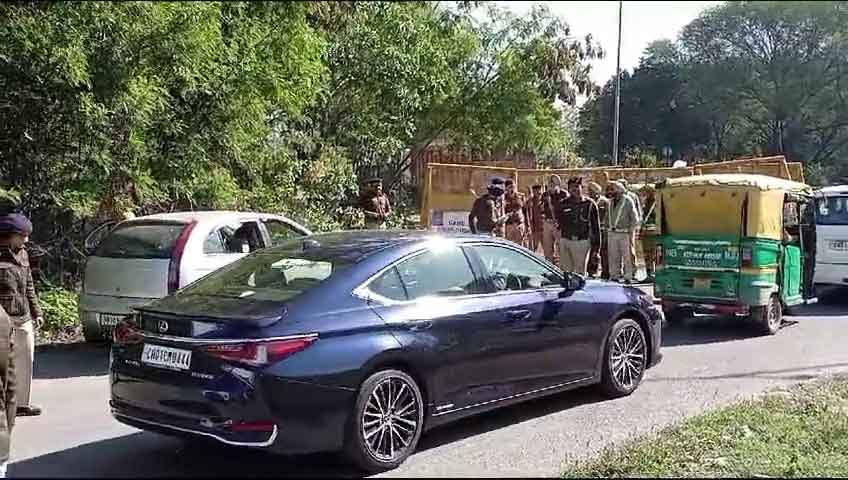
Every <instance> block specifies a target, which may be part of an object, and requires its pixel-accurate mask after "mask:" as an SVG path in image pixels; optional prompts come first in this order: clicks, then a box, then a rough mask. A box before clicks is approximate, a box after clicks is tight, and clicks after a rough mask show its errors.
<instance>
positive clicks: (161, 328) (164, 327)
mask: <svg viewBox="0 0 848 480" xmlns="http://www.w3.org/2000/svg"><path fill="white" fill-rule="evenodd" d="M167 331H168V322H166V321H165V320H159V333H165V332H167Z"/></svg>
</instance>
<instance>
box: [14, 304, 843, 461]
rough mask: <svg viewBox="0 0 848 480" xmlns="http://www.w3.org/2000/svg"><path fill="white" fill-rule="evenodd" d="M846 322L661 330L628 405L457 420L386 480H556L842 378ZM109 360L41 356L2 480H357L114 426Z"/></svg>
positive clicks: (826, 314) (822, 317) (558, 404)
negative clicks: (551, 479)
mask: <svg viewBox="0 0 848 480" xmlns="http://www.w3.org/2000/svg"><path fill="white" fill-rule="evenodd" d="M837 299H838V297H837ZM831 300H833V299H831ZM846 314H848V301H845V302H844V303H843V304H841V305H840V304H836V305H833V304H831V303H830V302H829V303H828V304H827V305H825V304H821V305H814V306H810V307H806V311H802V312H800V315H801V316H798V317H793V318H792V319H791V320H792V322H791V323H790V324H789V325H787V326H786V327H785V328H784V329H783V330H782V331H781V332H780V333H779V334H778V335H777V336H773V337H757V338H752V337H750V331H749V330H746V329H744V328H740V327H738V326H735V325H732V324H730V325H728V324H723V325H716V324H696V325H690V326H689V327H688V328H673V329H668V330H666V332H665V341H664V350H663V351H664V354H665V360H664V361H663V363H662V364H660V365H659V366H658V367H657V368H655V369H653V370H651V371H650V372H649V374H648V375H647V377H646V379H645V383H644V384H643V385H642V387H641V388H640V389H639V390H638V391H637V392H636V393H635V394H633V395H632V396H630V397H628V398H623V399H618V400H614V401H603V399H602V398H600V397H598V396H597V395H596V394H595V393H593V391H591V390H580V391H576V392H570V393H566V394H563V395H559V396H555V397H552V398H548V399H542V400H537V401H534V402H530V403H526V404H523V405H518V406H514V407H509V408H506V409H501V410H499V411H495V412H490V413H488V414H485V415H482V416H480V417H477V418H473V419H468V420H464V421H461V422H459V423H457V424H454V425H449V426H446V427H443V428H440V429H437V430H435V431H433V432H431V433H429V434H428V435H426V436H425V437H424V438H423V440H422V442H423V444H422V446H421V449H420V451H419V452H418V453H417V454H416V455H414V456H413V457H412V458H411V459H410V460H409V461H408V462H407V463H406V464H405V465H403V466H402V467H401V468H400V469H398V470H395V471H393V472H388V473H387V474H384V476H428V477H441V476H477V477H480V476H513V477H517V476H554V475H557V474H558V473H559V472H560V471H561V470H562V469H563V466H564V464H565V462H566V461H567V460H568V458H578V457H583V456H585V455H588V454H592V453H594V452H597V450H598V449H599V448H601V447H603V446H604V445H607V444H609V443H612V442H619V441H621V440H624V439H626V438H628V437H631V436H633V435H635V434H640V433H647V432H650V431H651V430H653V429H655V428H658V427H662V426H665V425H667V424H669V423H671V422H674V421H676V420H679V419H681V418H683V417H686V416H689V415H693V414H695V413H697V412H699V411H702V410H703V409H705V408H708V407H712V406H716V405H721V404H724V403H727V402H730V401H732V400H734V399H736V398H740V397H747V396H750V395H752V394H756V393H758V392H760V391H763V390H765V389H767V388H770V387H773V386H776V385H782V384H790V383H795V382H798V381H802V380H807V379H810V378H813V377H815V376H818V375H821V374H823V373H826V372H836V371H846V370H848V348H846V347H845V343H846V342H848V316H846ZM107 356H108V355H107V351H106V350H105V349H103V348H92V347H77V348H74V349H65V350H55V351H45V352H41V353H40V354H39V357H38V359H37V372H36V376H37V379H36V380H35V385H34V391H35V399H36V400H37V402H38V403H39V404H41V405H42V406H44V407H45V413H44V415H42V416H41V417H36V418H21V419H19V420H18V426H17V427H16V429H15V434H14V438H13V449H12V458H13V459H14V460H15V463H13V464H12V465H11V466H10V470H9V473H10V475H13V476H16V477H31V476H51V477H55V476H74V477H95V476H164V475H167V476H195V475H200V476H233V475H241V476H248V475H249V476H257V477H267V476H276V477H281V476H311V475H315V476H319V475H320V476H325V475H345V476H352V475H354V473H353V472H351V471H350V470H348V469H346V468H345V467H344V466H343V465H342V464H340V463H339V462H338V461H337V460H336V459H335V457H334V456H331V455H316V456H309V457H298V458H280V457H273V456H270V455H266V454H263V453H260V452H244V451H241V450H234V449H229V448H225V447H213V448H212V450H209V449H205V450H204V449H201V448H197V447H191V448H189V449H185V447H184V446H183V444H182V443H181V442H179V441H177V440H174V439H170V438H167V437H162V436H158V435H154V434H150V433H141V432H139V431H137V430H134V429H131V428H129V427H124V426H121V425H119V424H118V423H116V422H114V421H113V420H112V419H111V418H110V417H109V414H108V406H107V396H108V383H107V377H106V367H107Z"/></svg>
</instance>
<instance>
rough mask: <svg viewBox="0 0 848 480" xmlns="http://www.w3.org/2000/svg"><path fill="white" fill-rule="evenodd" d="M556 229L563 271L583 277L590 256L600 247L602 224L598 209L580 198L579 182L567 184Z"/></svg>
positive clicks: (573, 179)
mask: <svg viewBox="0 0 848 480" xmlns="http://www.w3.org/2000/svg"><path fill="white" fill-rule="evenodd" d="M559 226H560V229H561V232H562V239H561V240H560V247H559V248H560V255H559V258H560V265H561V266H562V270H563V271H565V272H574V273H577V274H580V275H586V264H587V262H588V260H589V252H590V251H592V250H593V249H594V248H596V247H598V246H599V245H600V243H601V232H600V230H601V223H600V220H599V219H598V206H597V205H595V202H593V201H592V199H591V198H589V197H586V196H584V195H583V179H582V178H572V179H570V180H569V181H568V198H567V199H566V200H565V201H564V202H563V203H562V210H561V211H560V220H559Z"/></svg>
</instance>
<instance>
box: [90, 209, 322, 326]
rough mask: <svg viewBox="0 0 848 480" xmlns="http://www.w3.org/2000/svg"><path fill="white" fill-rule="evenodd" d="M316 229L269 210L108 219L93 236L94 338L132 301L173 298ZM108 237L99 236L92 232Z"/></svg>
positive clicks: (126, 311) (124, 312)
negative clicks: (209, 276) (215, 274)
mask: <svg viewBox="0 0 848 480" xmlns="http://www.w3.org/2000/svg"><path fill="white" fill-rule="evenodd" d="M310 234H311V232H310V231H309V230H308V229H307V228H305V227H303V226H302V225H299V224H298V223H296V222H294V221H292V220H290V219H288V218H286V217H283V216H280V215H271V214H263V213H249V212H225V211H200V212H181V213H166V214H159V215H149V216H145V217H139V218H134V219H132V220H126V221H123V222H120V223H118V224H117V225H115V224H111V225H109V224H107V225H101V226H100V227H98V229H96V230H95V231H93V232H92V233H91V234H90V235H89V237H88V239H87V240H86V248H87V249H88V250H89V252H90V254H89V257H88V260H87V261H86V265H85V276H84V279H83V288H82V294H81V295H80V302H79V313H80V321H81V322H82V326H83V333H84V335H85V339H86V340H87V341H90V342H92V341H101V340H106V339H108V338H109V337H110V336H111V332H112V328H113V327H114V326H115V324H116V323H117V322H118V321H119V320H120V319H121V318H123V317H124V316H126V315H128V314H130V313H132V308H133V307H136V306H140V305H143V304H145V303H148V302H151V301H153V300H156V299H159V298H162V297H165V296H167V295H169V294H171V293H173V292H175V291H176V290H178V289H180V288H182V287H184V286H186V285H188V284H189V283H192V282H194V281H195V280H197V279H199V278H200V277H203V276H205V275H207V274H209V273H211V272H212V271H214V270H217V269H219V268H221V267H223V266H225V265H228V264H230V263H232V262H234V261H236V260H238V259H240V258H242V257H244V256H245V255H247V254H248V253H250V252H253V251H255V250H258V249H261V248H265V247H270V246H274V245H278V244H280V243H281V242H284V241H286V240H289V239H291V238H295V237H298V236H304V235H310ZM98 235H100V236H101V237H105V238H103V239H102V241H100V242H99V243H95V242H92V238H97V236H98Z"/></svg>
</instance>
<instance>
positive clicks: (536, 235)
mask: <svg viewBox="0 0 848 480" xmlns="http://www.w3.org/2000/svg"><path fill="white" fill-rule="evenodd" d="M527 223H528V225H529V226H530V234H529V235H528V236H529V237H530V250H533V251H534V252H536V253H539V249H540V248H542V233H543V232H542V230H543V229H544V227H545V216H544V207H543V200H542V185H541V184H538V183H537V184H536V185H533V192H532V194H531V195H530V200H528V202H527Z"/></svg>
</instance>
